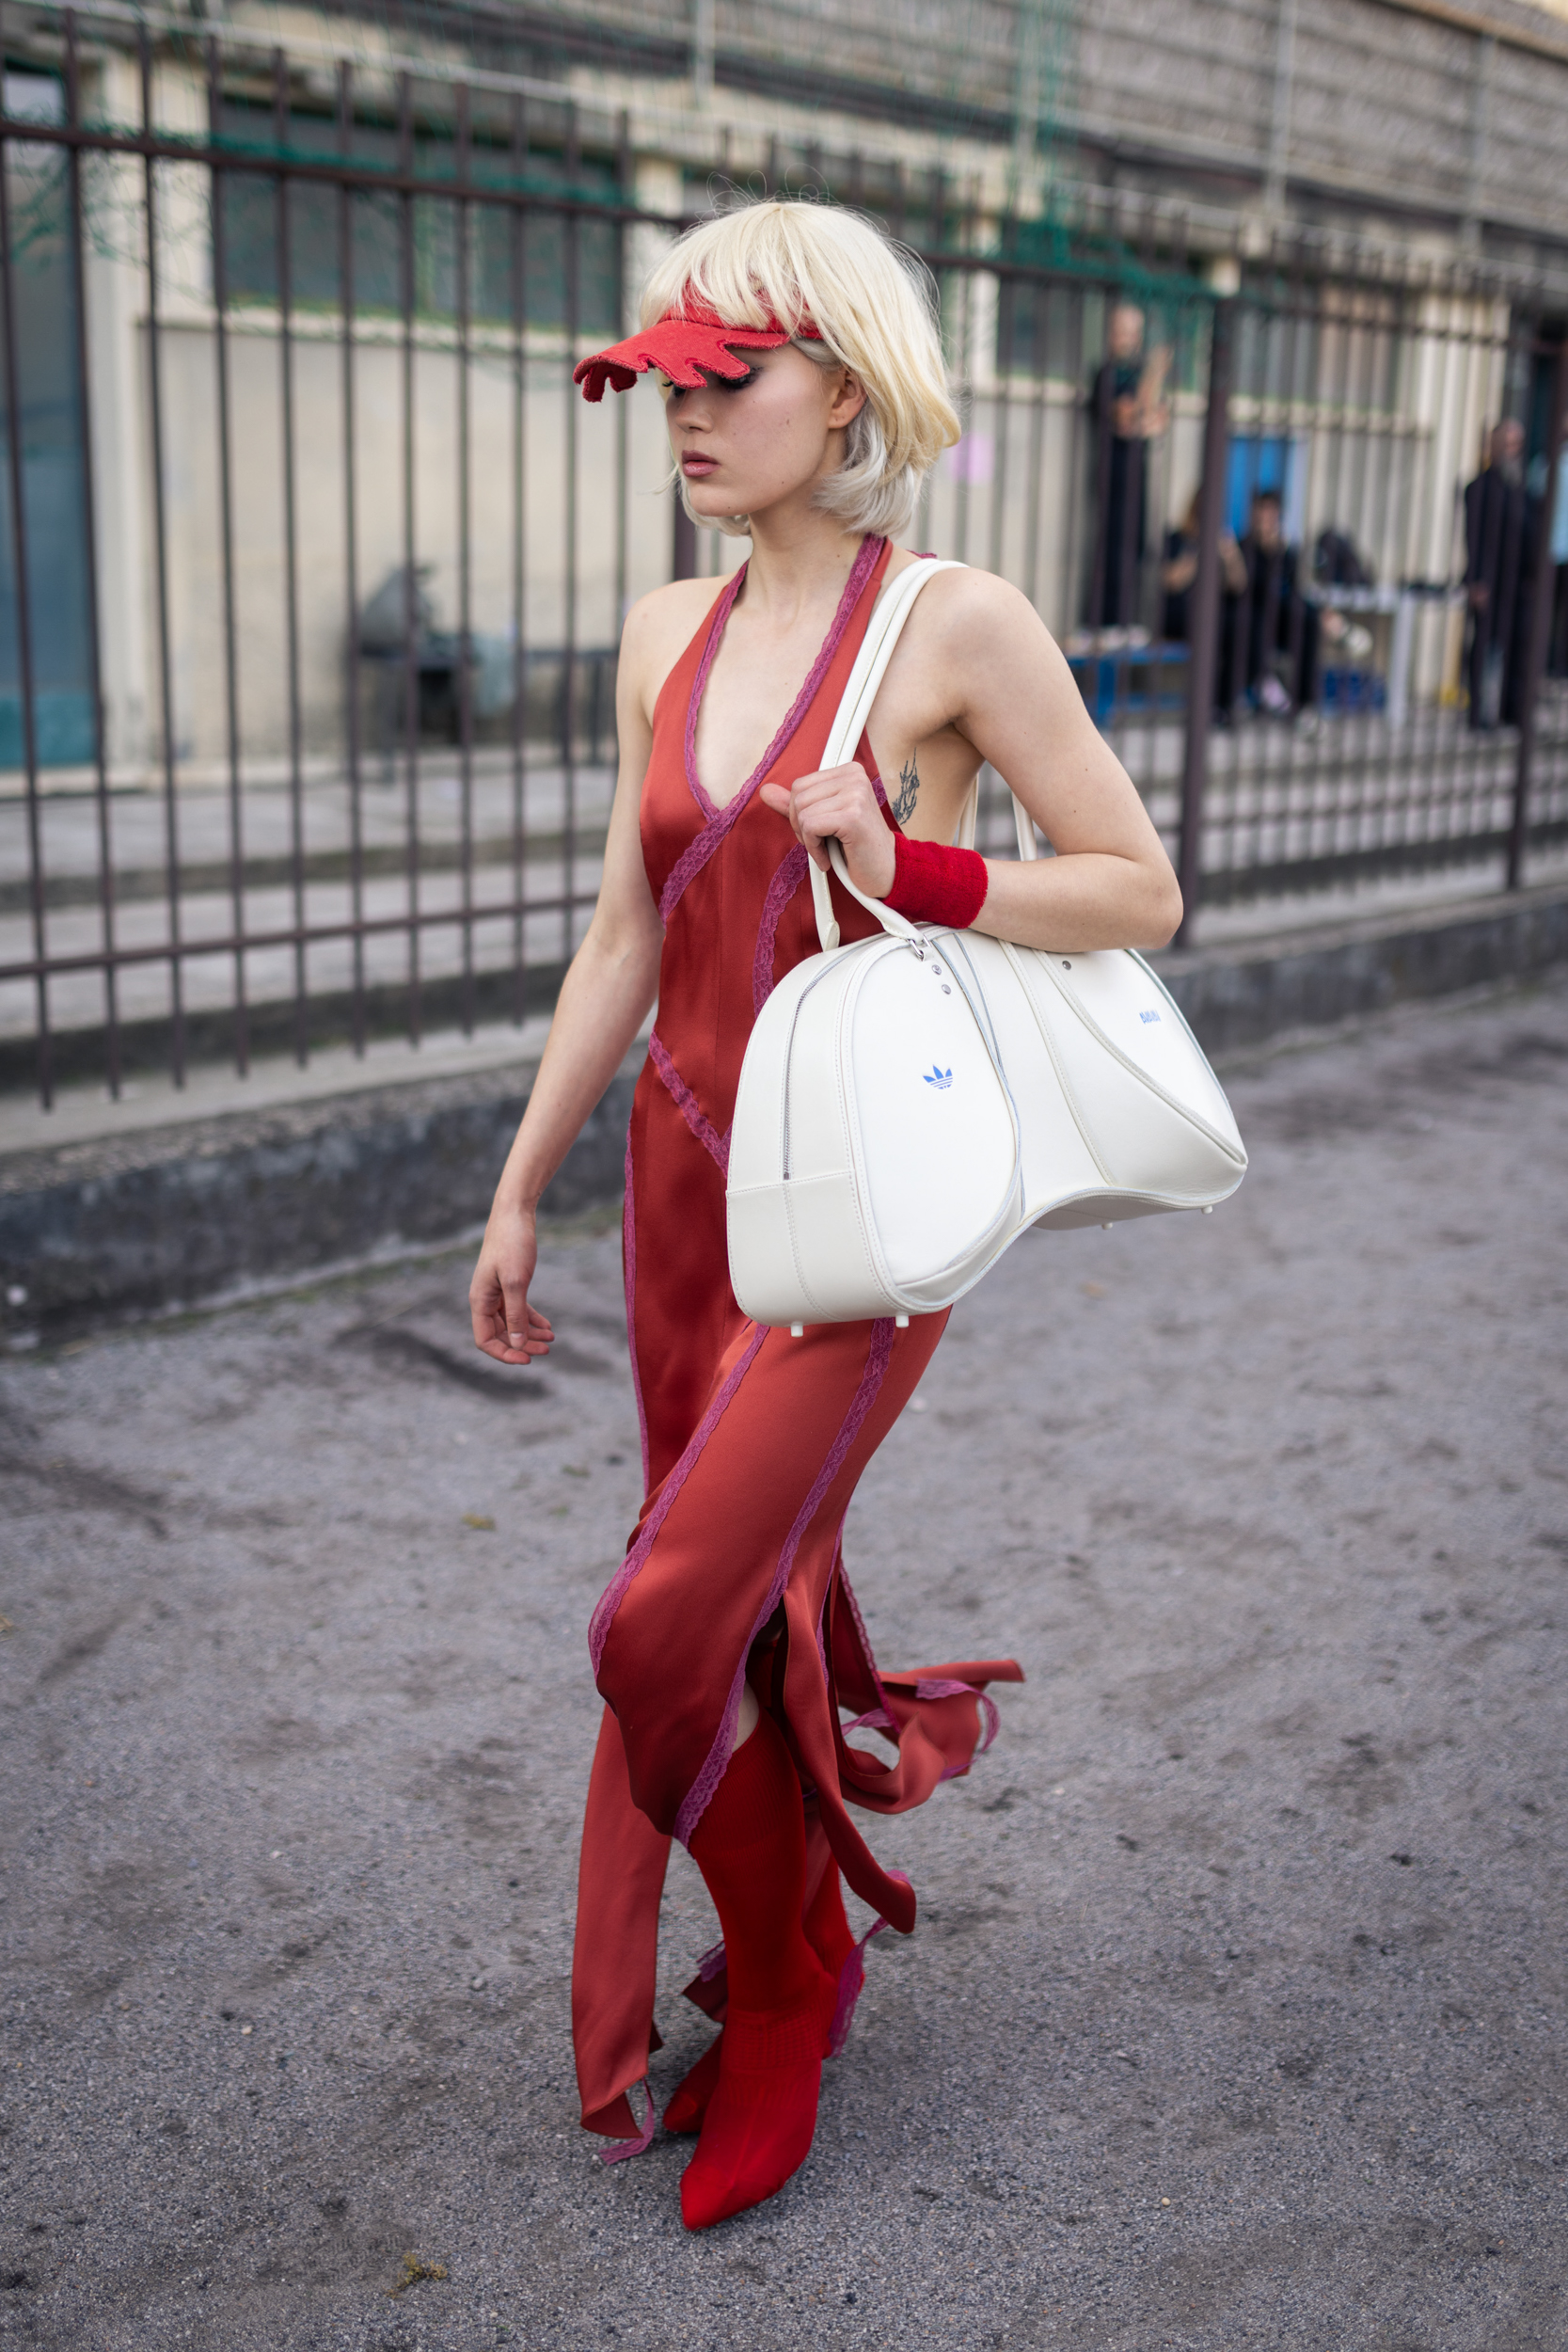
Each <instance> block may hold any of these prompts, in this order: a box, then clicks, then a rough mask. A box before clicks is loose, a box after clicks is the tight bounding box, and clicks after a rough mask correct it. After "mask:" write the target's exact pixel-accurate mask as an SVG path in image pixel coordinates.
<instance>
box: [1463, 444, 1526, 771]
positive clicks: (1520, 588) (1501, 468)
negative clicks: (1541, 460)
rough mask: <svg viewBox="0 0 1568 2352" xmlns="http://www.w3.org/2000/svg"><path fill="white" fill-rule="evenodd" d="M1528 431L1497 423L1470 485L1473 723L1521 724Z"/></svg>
mask: <svg viewBox="0 0 1568 2352" xmlns="http://www.w3.org/2000/svg"><path fill="white" fill-rule="evenodd" d="M1524 448H1525V429H1524V427H1523V425H1522V424H1520V422H1519V421H1518V419H1517V418H1516V417H1505V418H1504V419H1503V421H1502V422H1501V423H1500V424H1497V425H1494V426H1493V428H1492V433H1491V436H1490V437H1489V439H1488V442H1487V456H1486V464H1485V465H1484V466H1483V467H1482V469H1481V472H1480V473H1478V474H1477V476H1476V477H1475V480H1474V481H1473V482H1469V483H1466V484H1465V601H1466V603H1467V605H1468V607H1469V627H1470V643H1469V655H1468V660H1467V663H1466V670H1467V680H1468V685H1469V694H1470V711H1469V719H1470V724H1471V726H1472V727H1477V728H1491V727H1495V726H1497V725H1498V724H1499V723H1500V724H1501V725H1503V726H1516V725H1517V724H1518V721H1519V690H1520V685H1521V683H1522V680H1523V675H1524V668H1525V641H1526V633H1527V618H1526V616H1527V613H1528V605H1529V599H1528V596H1526V595H1525V593H1524V584H1525V576H1526V573H1527V570H1528V552H1529V550H1528V539H1529V519H1530V518H1529V501H1528V497H1527V495H1526V491H1525V482H1524V473H1523V470H1522V468H1521V464H1520V460H1521V458H1522V457H1523V455H1524Z"/></svg>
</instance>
